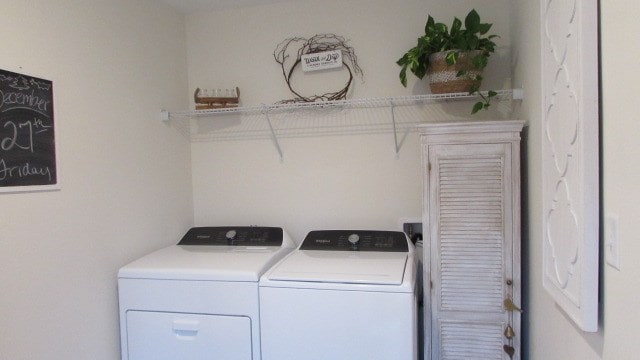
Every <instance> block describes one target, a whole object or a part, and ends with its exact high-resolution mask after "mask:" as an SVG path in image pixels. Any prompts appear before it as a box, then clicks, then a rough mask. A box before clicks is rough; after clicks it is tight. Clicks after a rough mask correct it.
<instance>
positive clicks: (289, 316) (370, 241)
mask: <svg viewBox="0 0 640 360" xmlns="http://www.w3.org/2000/svg"><path fill="white" fill-rule="evenodd" d="M413 252H414V247H413V245H412V243H411V242H410V241H409V240H408V239H407V237H406V235H405V234H404V233H402V232H396V231H352V230H326V231H312V232H310V233H309V234H308V235H307V237H306V238H305V239H304V241H303V242H302V244H301V245H300V247H299V248H298V249H297V250H296V251H294V252H292V253H291V254H289V255H287V256H286V257H285V258H284V259H283V260H281V261H280V262H278V264H276V265H275V266H273V267H272V268H271V269H270V270H269V271H267V272H266V273H265V274H264V275H263V276H262V278H261V279H260V328H261V336H262V359H263V360H287V359H291V360H293V359H295V360H300V359H304V360H327V359H331V360H390V359H393V360H414V359H416V358H417V303H416V268H415V257H414V254H413Z"/></svg>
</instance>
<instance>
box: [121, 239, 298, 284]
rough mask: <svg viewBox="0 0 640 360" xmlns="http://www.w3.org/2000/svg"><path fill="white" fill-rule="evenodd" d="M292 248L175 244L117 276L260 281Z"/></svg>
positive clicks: (145, 257)
mask: <svg viewBox="0 0 640 360" xmlns="http://www.w3.org/2000/svg"><path fill="white" fill-rule="evenodd" d="M290 250H291V249H287V248H281V247H275V246H264V247H256V246H251V247H242V246H206V245H205V246H202V245H189V246H183V245H173V246H169V247H166V248H164V249H160V250H158V251H156V252H153V253H151V254H149V255H147V256H144V257H142V258H140V259H138V260H136V261H134V262H132V263H130V264H129V265H126V266H125V267H123V268H121V269H120V271H119V272H118V277H119V278H133V279H163V280H216V281H253V282H257V281H258V280H259V279H260V276H261V275H262V274H263V273H264V272H265V271H266V270H267V269H268V268H269V267H270V266H271V265H273V264H274V263H275V262H276V261H278V260H279V259H281V258H282V257H283V256H284V255H285V254H286V253H288V252H289V251H290Z"/></svg>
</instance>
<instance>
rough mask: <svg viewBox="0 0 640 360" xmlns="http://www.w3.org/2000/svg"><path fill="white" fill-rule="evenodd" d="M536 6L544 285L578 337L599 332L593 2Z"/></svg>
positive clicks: (548, 1)
mask: <svg viewBox="0 0 640 360" xmlns="http://www.w3.org/2000/svg"><path fill="white" fill-rule="evenodd" d="M541 1H542V6H541V9H542V21H541V24H542V101H543V112H542V116H543V118H542V122H543V127H542V130H543V131H542V132H543V134H542V174H543V211H544V214H543V227H544V231H543V234H544V241H543V251H544V264H543V266H544V272H543V274H544V276H543V277H544V278H543V283H544V287H545V289H546V290H547V291H548V292H549V293H550V294H551V295H552V296H553V298H554V300H555V301H556V302H557V303H558V305H559V306H560V307H561V308H562V309H563V310H564V311H566V313H567V314H568V315H569V316H570V317H571V318H572V319H573V320H574V321H575V322H576V324H577V325H578V326H579V327H580V328H581V329H582V330H584V331H597V329H598V247H599V246H598V244H599V215H598V214H599V192H598V179H599V170H598V157H599V146H598V132H599V130H598V119H599V112H598V111H599V110H598V47H597V44H598V38H597V26H598V23H597V1H596V0H541Z"/></svg>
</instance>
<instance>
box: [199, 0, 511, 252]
mask: <svg viewBox="0 0 640 360" xmlns="http://www.w3.org/2000/svg"><path fill="white" fill-rule="evenodd" d="M471 7H475V8H476V9H477V10H478V12H479V13H480V15H481V16H482V18H483V20H485V21H487V22H493V23H494V24H495V25H494V29H493V30H494V31H495V32H496V33H499V34H501V35H502V38H501V39H500V41H499V43H500V45H501V47H500V51H499V54H497V55H496V56H495V57H492V65H491V66H492V68H490V69H488V72H487V76H486V78H487V83H486V84H485V85H487V86H493V85H496V84H498V85H499V87H502V84H503V83H504V82H505V81H508V78H509V77H510V74H509V71H508V64H509V62H510V54H509V51H508V46H509V41H510V40H509V38H510V37H509V32H508V28H509V25H508V16H507V15H508V13H509V1H507V0H496V1H453V2H441V1H418V0H403V1H385V0H351V1H338V0H327V1H322V2H317V1H296V2H285V3H279V4H274V5H268V6H257V7H251V8H242V9H232V10H228V11H222V12H211V13H204V14H193V15H189V16H187V39H188V40H187V43H188V49H187V53H188V66H189V87H190V89H191V91H193V89H195V88H196V87H201V88H213V87H220V88H223V89H224V88H227V87H232V86H239V87H240V90H241V102H242V104H243V105H259V104H261V103H266V104H270V103H273V102H276V101H278V100H283V99H290V98H292V97H293V95H292V94H291V93H290V92H289V90H288V89H287V87H286V84H285V82H284V78H283V76H282V72H281V69H280V67H279V65H278V64H277V63H276V62H275V60H274V59H273V55H272V54H273V52H274V49H275V48H276V45H278V44H279V43H280V42H282V41H283V40H285V39H287V38H291V37H296V36H300V37H305V38H309V37H311V36H313V35H315V34H320V33H335V34H337V35H341V36H344V37H345V38H346V39H349V40H350V42H349V44H350V45H351V46H353V47H354V48H355V51H356V54H357V56H358V62H359V63H360V66H361V67H362V69H363V72H364V82H363V81H361V80H360V79H359V78H356V79H355V81H354V84H353V91H352V93H351V94H350V98H361V97H384V96H399V95H406V94H412V93H416V94H420V93H425V92H427V90H426V82H425V81H420V82H419V81H417V80H416V78H415V77H414V76H413V75H411V76H410V77H409V86H408V88H407V89H405V88H403V87H402V85H401V84H400V81H399V80H398V73H399V70H400V68H399V66H397V65H396V64H395V61H396V60H397V59H398V58H400V57H401V55H402V54H403V53H404V52H405V51H406V50H408V49H409V48H411V47H413V46H415V42H416V39H417V38H418V36H420V35H421V34H423V32H424V25H425V21H426V18H427V14H429V13H430V14H432V15H433V16H434V17H435V18H436V19H437V20H439V21H442V22H445V23H447V24H450V23H451V22H452V20H453V17H454V16H458V17H461V18H464V16H465V15H466V14H467V12H468V11H469V10H470V9H471ZM493 60H495V61H493ZM501 67H502V69H501ZM505 67H506V68H507V71H506V72H504V68H505ZM296 76H300V77H305V79H311V80H309V81H315V80H313V79H314V78H315V77H317V76H320V75H304V74H301V73H297V75H296ZM305 81H306V80H305ZM317 84H318V86H319V87H318V88H319V89H321V90H324V88H322V85H324V84H323V83H322V81H319V82H318V83H317ZM319 92H324V91H319ZM467 106H468V105H467ZM469 109H470V107H469ZM389 111H390V110H388V109H387V110H384V111H383V114H384V113H386V114H387V115H386V117H384V115H380V113H376V114H374V115H371V116H373V117H384V118H381V119H382V120H381V121H387V122H388V123H390V122H391V117H390V115H389V114H390V112H389ZM356 113H357V111H356V112H352V113H350V115H340V114H337V115H336V114H330V115H327V116H329V117H331V116H335V117H337V118H338V121H346V122H349V121H352V119H351V118H350V116H354V117H358V116H360V117H361V118H367V117H368V116H370V115H368V113H359V114H356ZM399 113H400V112H399ZM462 114H464V115H467V114H468V110H467V108H466V106H465V110H464V111H463V112H462ZM297 116H299V119H296V117H297ZM313 116H316V114H314V115H309V114H305V113H303V114H293V115H289V116H288V117H289V121H291V122H292V123H293V122H294V121H299V122H300V123H305V124H306V123H307V121H309V117H313ZM399 116H400V115H399ZM408 116H412V115H408ZM418 116H420V115H418ZM438 116H439V117H445V116H451V114H450V113H446V112H442V113H440V114H439V115H438ZM456 116H457V115H456ZM274 117H275V119H274V121H280V119H279V118H278V117H277V116H275V115H274ZM331 119H332V118H330V119H329V120H326V121H327V122H331ZM361 120H362V119H361ZM212 121H214V122H215V121H222V120H220V119H217V120H216V119H214V120H212ZM363 121H366V119H365V120H363ZM280 145H281V147H282V150H283V152H284V159H283V161H282V162H280V160H279V157H278V154H277V152H276V149H275V147H274V146H273V144H272V142H271V140H269V139H268V138H267V139H264V140H252V141H223V142H204V143H197V144H194V145H193V146H192V159H193V177H194V182H193V184H194V185H193V186H194V209H195V210H194V211H195V222H196V224H199V225H205V224H212V223H215V224H218V223H219V224H224V223H228V222H240V223H246V224H273V225H281V226H284V227H285V228H286V229H288V230H289V232H290V233H291V234H292V235H293V236H294V238H296V239H298V240H301V239H302V238H303V237H304V235H306V233H307V232H308V231H309V230H313V229H317V228H345V227H346V228H375V229H381V228H387V229H397V226H398V220H399V219H400V218H406V217H415V218H420V216H421V187H422V178H421V173H420V151H419V145H418V139H417V136H416V135H415V134H410V135H409V137H408V138H407V140H406V141H405V143H404V144H403V146H402V148H401V150H400V153H399V156H398V158H397V159H396V156H395V152H394V140H393V137H392V135H391V134H390V133H386V134H375V135H345V136H323V137H302V138H285V139H281V143H280Z"/></svg>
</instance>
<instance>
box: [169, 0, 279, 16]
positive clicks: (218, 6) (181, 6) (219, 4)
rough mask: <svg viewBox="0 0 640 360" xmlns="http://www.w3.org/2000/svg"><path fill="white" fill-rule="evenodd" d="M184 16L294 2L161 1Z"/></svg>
mask: <svg viewBox="0 0 640 360" xmlns="http://www.w3.org/2000/svg"><path fill="white" fill-rule="evenodd" d="M160 1H161V2H163V3H165V4H167V5H169V6H171V7H173V8H175V9H176V10H178V11H180V12H181V13H184V14H191V13H195V12H200V11H203V12H207V11H215V10H224V9H230V8H238V7H246V6H256V5H264V4H273V3H277V2H285V1H292V0H160Z"/></svg>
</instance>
